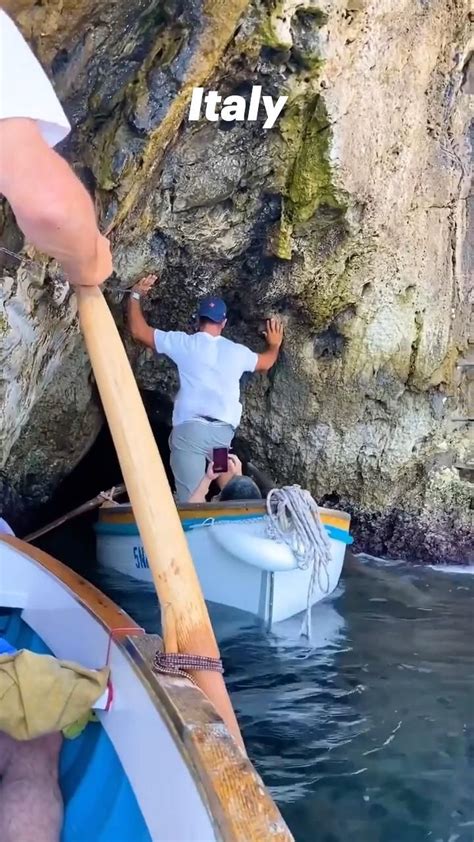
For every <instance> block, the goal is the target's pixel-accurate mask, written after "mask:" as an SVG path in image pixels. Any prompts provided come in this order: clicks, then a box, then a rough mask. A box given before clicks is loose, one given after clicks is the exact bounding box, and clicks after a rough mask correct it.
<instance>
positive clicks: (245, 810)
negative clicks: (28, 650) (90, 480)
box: [0, 536, 292, 842]
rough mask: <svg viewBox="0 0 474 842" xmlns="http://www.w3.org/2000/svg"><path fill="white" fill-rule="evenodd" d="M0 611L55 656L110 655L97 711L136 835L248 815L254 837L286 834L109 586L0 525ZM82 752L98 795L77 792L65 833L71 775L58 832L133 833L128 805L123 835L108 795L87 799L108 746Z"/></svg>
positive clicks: (96, 658) (181, 833)
mask: <svg viewBox="0 0 474 842" xmlns="http://www.w3.org/2000/svg"><path fill="white" fill-rule="evenodd" d="M0 617H3V627H1V624H0V632H1V633H2V634H4V633H5V629H6V630H7V640H8V621H9V618H10V617H15V618H16V617H18V618H21V619H20V620H19V624H21V626H22V628H23V627H24V628H25V629H26V630H27V631H28V633H30V630H31V632H32V633H33V634H34V636H35V639H37V640H39V641H40V643H41V646H44V645H46V647H47V648H48V649H49V651H50V652H52V654H54V655H55V656H56V657H57V658H61V659H64V660H68V661H76V662H78V663H79V664H82V665H83V666H85V667H88V668H91V669H98V668H101V667H103V666H104V665H108V666H109V667H110V670H111V684H112V691H113V692H112V693H111V698H112V703H111V706H110V708H109V709H108V710H99V711H98V717H99V719H100V723H101V727H102V728H103V729H104V731H105V732H106V735H107V737H108V739H109V740H110V742H111V743H112V745H113V748H114V749H115V753H116V757H118V761H119V762H120V764H121V775H122V776H125V778H124V780H125V779H126V781H127V782H128V783H127V786H128V785H130V787H131V788H132V791H133V794H134V796H135V798H136V802H137V804H138V809H139V810H140V812H141V817H142V821H143V822H144V827H145V828H146V830H147V834H144V833H142V832H140V834H139V838H140V839H145V837H146V838H147V839H150V840H151V842H212V841H213V840H221V842H227V840H228V842H232V841H233V840H235V839H237V838H238V839H243V838H244V836H243V835H242V834H240V835H239V831H237V833H235V832H234V830H235V827H244V826H245V827H247V826H252V827H253V828H254V830H253V831H252V835H251V837H249V838H252V839H257V838H258V839H267V838H270V836H271V837H272V838H273V835H274V834H273V831H274V829H276V830H277V831H278V832H276V831H275V839H278V840H279V842H291V840H292V836H291V834H290V833H289V832H288V830H287V828H286V826H285V824H284V822H283V820H282V819H281V817H280V815H279V813H278V811H277V809H276V807H275V805H274V804H273V802H272V801H271V799H270V798H269V796H268V795H267V793H266V792H265V789H264V787H263V785H262V781H261V779H260V778H259V777H258V776H257V774H256V773H255V770H253V768H252V767H251V765H250V763H249V761H248V760H247V758H245V757H244V756H243V755H242V752H241V750H240V748H238V747H237V746H236V745H235V743H234V741H233V740H232V738H231V737H230V735H229V734H228V732H227V729H226V728H225V726H224V724H223V723H222V722H221V720H219V719H218V718H217V715H216V713H215V711H214V709H213V708H212V706H211V705H210V703H209V702H208V701H207V700H206V699H205V697H204V696H203V695H202V694H201V692H200V691H198V690H197V689H196V688H195V687H193V686H192V685H191V684H190V683H189V682H187V681H186V680H184V679H177V678H170V677H167V676H161V677H159V678H157V677H156V675H155V674H154V673H153V672H152V670H151V669H150V667H149V664H148V658H145V657H144V655H143V651H144V650H142V649H141V648H140V646H139V643H138V641H144V642H145V643H146V642H148V644H149V645H151V647H152V651H154V648H155V647H156V645H157V644H156V642H155V641H154V640H152V639H151V638H149V637H147V636H146V635H144V632H143V629H141V628H140V627H139V626H137V624H136V623H134V621H133V620H131V618H130V617H128V616H127V615H126V614H125V612H124V611H122V610H121V609H119V608H117V606H115V605H114V604H113V603H112V602H111V601H110V600H108V599H107V597H105V596H104V595H103V594H101V593H100V592H99V591H97V590H96V589H95V588H93V587H92V586H91V585H89V584H88V583H87V582H85V581H84V580H83V579H81V577H79V576H77V574H75V573H74V572H72V571H70V570H69V569H68V568H65V567H64V565H61V564H60V563H59V562H56V561H55V560H54V559H51V558H50V557H49V556H46V555H45V554H44V553H41V552H40V551H38V550H36V549H35V548H33V547H30V546H29V545H27V544H22V542H20V541H17V540H16V539H9V538H4V539H2V536H0ZM5 621H7V625H6V626H5ZM14 625H15V624H14ZM15 627H16V626H15ZM0 636H1V634H0ZM26 645H28V644H26ZM18 648H20V647H18ZM41 651H44V649H42V650H41ZM88 727H89V728H96V727H99V726H96V725H90V726H88ZM81 739H82V737H79V738H78V741H80V740H81ZM88 745H89V744H88ZM91 750H92V749H91ZM89 752H90V750H89V749H87V760H88V761H90V768H89V767H88V765H87V763H86V764H85V766H84V768H83V765H82V764H81V763H79V764H76V767H75V770H76V771H75V773H77V774H78V775H79V777H80V779H81V780H84V779H85V777H86V776H87V775H88V776H89V783H91V784H92V786H91V787H89V790H88V791H92V799H95V800H93V801H92V806H91V803H84V805H83V806H84V811H85V812H84V814H81V815H79V816H77V811H76V816H75V820H76V821H75V822H73V825H74V827H73V833H71V832H70V831H71V822H70V821H69V819H68V814H69V815H70V811H72V812H74V810H75V809H76V807H75V803H74V802H76V804H77V799H78V798H80V797H81V792H80V781H79V780H78V784H77V790H76V789H74V790H73V796H72V799H71V803H68V804H65V827H64V828H63V836H62V838H63V840H64V842H71V840H72V839H74V840H76V839H79V838H81V839H84V840H86V839H87V840H90V842H93V840H94V839H97V842H99V840H105V839H107V840H110V839H111V838H114V839H116V840H117V842H119V840H120V842H135V839H136V838H137V836H136V835H134V834H133V833H132V834H131V833H130V830H129V828H127V823H126V820H125V819H126V816H127V815H128V814H127V812H126V810H125V809H124V811H123V815H124V820H123V823H121V824H120V828H121V830H120V836H117V830H116V828H117V823H115V825H114V826H115V831H114V833H113V834H112V835H110V833H108V831H107V825H106V823H107V819H108V817H109V816H110V815H113V809H115V804H114V803H112V801H111V802H110V803H109V805H108V810H106V811H105V813H104V811H103V810H102V809H99V810H97V811H95V810H94V804H95V803H96V800H97V799H100V798H101V793H102V790H103V788H104V786H105V785H104V783H103V781H104V779H105V778H106V777H107V776H108V775H109V773H110V776H111V778H112V779H113V778H114V775H115V774H116V769H111V768H107V767H104V766H103V765H100V764H101V762H102V760H103V758H104V756H105V755H104V751H103V750H101V751H100V752H99V754H90V753H89ZM114 756H115V755H114ZM81 757H83V755H81ZM216 758H218V759H217V760H216ZM70 774H73V772H72V771H71V772H70ZM222 781H224V782H225V785H223V786H221V783H222ZM124 786H125V785H123V786H122V787H121V788H120V790H119V791H120V792H123V790H124ZM229 787H230V789H229ZM229 792H231V793H232V798H230V799H229ZM78 793H79V794H78ZM242 793H244V794H245V798H244V797H243V796H242ZM119 801H120V799H119ZM120 803H122V802H120ZM101 806H102V805H101ZM128 809H131V808H130V805H129V804H127V810H128ZM88 811H89V812H88ZM102 814H103V819H104V823H105V830H104V834H102V832H101V833H96V832H94V831H93V830H92V829H91V828H90V827H88V828H87V829H86V830H84V828H82V831H81V833H79V835H78V823H79V827H81V819H82V821H83V822H84V819H83V815H86V816H88V815H89V816H90V815H93V816H95V815H100V816H102ZM121 816H122V813H120V817H121ZM85 821H86V822H87V821H88V819H87V818H86V819H85ZM68 822H69V824H68V827H67V830H66V829H65V828H66V825H67V823H68ZM142 826H143V825H142ZM245 838H246V837H245Z"/></svg>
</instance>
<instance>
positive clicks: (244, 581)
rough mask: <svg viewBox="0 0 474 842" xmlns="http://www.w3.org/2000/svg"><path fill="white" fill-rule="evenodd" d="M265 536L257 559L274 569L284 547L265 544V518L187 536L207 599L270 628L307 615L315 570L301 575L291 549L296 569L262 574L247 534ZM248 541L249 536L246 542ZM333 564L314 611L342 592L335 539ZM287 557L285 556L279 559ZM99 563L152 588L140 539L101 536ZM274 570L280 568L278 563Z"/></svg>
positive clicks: (315, 596) (341, 549)
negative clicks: (246, 546) (247, 548)
mask: <svg viewBox="0 0 474 842" xmlns="http://www.w3.org/2000/svg"><path fill="white" fill-rule="evenodd" d="M259 529H260V530H261V538H259V539H257V544H256V553H257V554H258V552H261V553H262V554H263V553H267V555H268V558H267V559H266V560H265V559H263V560H261V562H260V563H261V565H266V566H267V567H271V553H272V546H273V548H275V550H278V551H279V552H280V550H281V549H282V548H281V545H279V544H276V542H273V541H270V539H265V540H263V535H264V529H263V518H259V519H258V520H253V521H247V520H235V521H232V522H231V523H225V524H212V523H209V524H206V523H205V522H204V523H202V524H200V525H197V526H194V527H193V528H191V529H189V530H187V531H186V537H187V540H188V544H189V548H190V550H191V554H192V557H193V561H194V564H195V567H196V571H197V574H198V576H199V580H200V583H201V587H202V589H203V593H204V596H205V598H206V599H207V600H209V601H210V602H216V603H219V604H221V605H227V606H229V607H232V608H238V609H240V610H243V611H248V612H250V613H252V614H255V615H256V616H257V617H260V618H261V619H262V620H263V621H264V622H266V623H275V622H279V621H281V620H285V619H287V618H289V617H292V616H294V615H295V614H299V613H300V612H301V611H304V610H305V609H306V607H307V603H308V590H309V586H310V579H311V570H310V569H306V570H302V569H300V568H299V567H297V566H296V561H295V559H294V558H293V557H292V554H291V552H290V551H289V550H288V548H287V547H286V546H284V548H283V549H284V551H285V552H286V553H287V555H290V556H291V560H289V563H288V565H287V566H289V565H290V564H291V567H292V569H286V570H281V569H280V570H273V571H272V570H271V569H262V566H257V564H258V559H255V563H249V562H248V561H245V560H244V558H243V556H244V555H245V552H244V550H243V548H242V545H243V541H240V538H241V537H242V538H243V537H245V536H244V533H248V531H249V530H252V531H253V532H254V533H255V532H258V530H259ZM219 530H221V531H222V530H231V535H232V536H233V537H234V539H235V540H234V544H235V546H234V547H233V546H232V544H233V541H232V540H227V541H222V540H217V538H218V537H219V534H220V532H219ZM247 537H248V536H247ZM330 544H331V564H330V565H329V567H328V569H327V575H326V571H325V570H323V571H322V572H321V577H320V579H321V581H317V582H316V583H315V587H314V589H313V592H312V596H311V598H310V604H311V605H315V604H316V603H317V602H319V601H320V600H322V599H324V597H326V596H328V595H329V594H331V593H332V592H333V591H334V589H335V588H336V587H337V584H338V582H339V578H340V575H341V571H342V565H343V563H344V555H345V550H346V543H344V542H343V541H342V540H337V539H334V538H331V537H330ZM281 554H282V553H281V552H280V555H281ZM97 559H98V561H99V563H100V564H101V565H103V566H104V567H107V568H109V569H113V570H116V571H117V572H119V573H122V574H125V575H127V576H131V577H132V578H134V579H138V580H140V581H142V582H150V583H151V582H152V577H151V572H150V569H149V567H148V561H147V558H146V555H145V552H144V549H143V545H142V543H141V539H140V536H139V535H138V534H113V533H112V534H107V532H106V531H105V530H103V531H102V530H99V532H98V535H97ZM275 566H277V563H276V562H275Z"/></svg>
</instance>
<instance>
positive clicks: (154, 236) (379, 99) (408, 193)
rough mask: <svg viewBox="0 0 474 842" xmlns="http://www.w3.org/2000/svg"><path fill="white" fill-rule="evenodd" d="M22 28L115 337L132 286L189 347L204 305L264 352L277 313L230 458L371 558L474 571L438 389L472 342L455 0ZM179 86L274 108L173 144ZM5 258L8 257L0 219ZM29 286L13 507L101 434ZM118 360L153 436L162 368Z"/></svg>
mask: <svg viewBox="0 0 474 842" xmlns="http://www.w3.org/2000/svg"><path fill="white" fill-rule="evenodd" d="M20 5H21V4H20ZM31 6H32V4H31V3H28V0H23V7H24V11H23V13H20V14H19V16H18V17H19V21H20V23H21V24H22V25H23V26H24V28H25V31H26V33H27V35H29V36H30V37H31V39H32V40H33V42H34V43H35V45H36V47H37V49H38V51H39V53H40V55H41V57H42V59H43V61H44V62H45V64H46V65H47V67H48V68H49V69H50V71H51V72H52V74H53V76H54V78H55V83H56V86H57V89H58V91H59V92H60V94H61V96H62V99H63V101H65V104H66V108H67V109H68V113H69V114H70V115H71V117H72V119H73V121H74V122H75V124H76V130H75V132H74V136H73V138H72V139H71V140H70V141H68V143H67V145H66V147H65V150H64V151H65V154H66V156H67V157H68V158H69V159H70V160H71V161H72V162H73V163H74V164H75V165H76V167H77V169H78V172H79V173H80V174H81V175H82V177H83V178H84V180H85V181H86V183H87V184H88V185H89V186H90V188H91V189H92V190H93V191H94V192H95V195H96V198H97V202H98V205H99V206H100V208H101V212H102V216H103V219H104V222H105V224H106V225H107V226H109V227H110V230H111V232H112V234H111V236H112V238H113V243H114V255H115V263H116V267H117V277H116V278H114V279H113V280H112V281H111V282H110V285H109V292H110V301H111V305H112V306H113V308H114V312H116V314H117V319H118V321H119V322H121V306H120V302H121V290H122V289H123V288H125V287H126V286H129V285H130V284H131V283H132V282H133V281H134V280H135V279H136V278H137V277H138V276H139V275H140V273H141V272H145V271H150V270H158V271H159V272H160V273H161V280H160V283H159V285H158V286H157V288H156V289H155V290H154V292H153V296H152V298H151V300H150V302H149V303H148V308H149V315H150V318H151V319H152V320H153V321H154V323H155V324H156V325H159V326H162V327H169V328H175V327H180V328H183V326H186V325H188V324H191V319H192V314H193V311H194V308H195V304H196V301H197V299H198V298H199V296H200V295H202V294H203V293H205V292H209V291H213V292H219V293H220V294H222V295H223V296H224V297H225V298H226V300H227V301H228V304H229V307H230V323H229V335H230V336H232V337H235V338H238V339H239V340H240V341H246V342H248V343H249V344H252V346H253V347H255V348H258V347H259V343H260V342H261V338H260V337H259V334H260V331H261V329H262V326H263V319H264V318H265V316H267V315H270V314H272V313H279V314H280V315H281V316H282V318H283V319H284V321H285V323H286V331H287V332H286V340H285V345H284V350H283V353H282V356H281V360H280V362H279V364H278V366H277V367H276V368H275V370H274V371H272V372H271V373H270V375H269V376H268V377H256V378H254V379H253V380H251V381H250V382H248V383H247V384H246V385H245V413H244V419H243V423H242V427H241V429H240V437H241V446H242V447H243V448H244V449H245V450H246V452H247V453H248V455H250V456H251V457H252V458H253V459H254V460H255V461H256V462H257V463H258V464H260V465H261V466H262V467H263V468H265V469H266V470H267V471H268V472H269V473H271V474H273V476H274V477H275V478H276V479H277V480H278V481H280V482H295V481H296V482H300V483H301V484H303V485H306V486H308V487H310V488H311V490H312V491H313V492H314V493H315V494H316V495H317V497H318V498H319V499H320V500H326V501H328V502H331V503H334V504H341V505H348V506H350V508H351V510H352V511H353V513H354V527H355V532H356V535H357V537H358V540H359V546H361V547H364V548H365V549H368V550H371V551H372V552H376V553H389V554H391V555H405V556H408V557H412V558H424V559H440V558H444V559H446V560H462V559H468V558H471V557H472V556H473V553H474V549H473V545H472V531H473V530H472V528H473V520H472V511H473V510H472V483H470V482H469V481H468V479H469V473H467V474H466V473H463V472H462V471H460V470H459V469H458V468H457V467H456V466H457V465H459V464H464V463H466V462H467V461H468V460H469V458H470V453H471V451H472V448H473V442H472V437H471V436H470V432H469V430H470V427H469V424H467V423H462V422H459V421H454V420H453V416H454V417H458V416H461V417H464V416H469V413H470V414H471V415H472V411H471V409H470V408H469V400H470V398H469V394H468V392H469V389H467V390H466V385H465V382H464V380H463V377H464V374H463V372H462V370H460V369H459V368H457V367H456V365H457V363H458V361H459V359H460V358H461V357H463V355H465V353H466V349H467V348H468V347H469V339H470V338H471V340H472V339H473V338H474V336H473V334H474V331H473V330H472V327H471V314H472V288H473V282H472V278H473V272H472V268H473V266H472V219H473V211H472V197H471V192H470V191H471V183H470V175H471V163H470V162H471V157H472V137H471V136H470V133H469V118H470V113H469V108H470V94H471V95H472V66H473V64H472V61H471V55H472V44H470V43H469V40H468V39H469V31H470V21H469V11H470V8H469V3H468V0H429V1H428V0H397V1H396V2H393V0H320V2H315V0H281V2H276V0H275V2H270V0H267V1H266V2H263V0H254V2H253V3H250V4H249V3H245V2H231V3H229V2H227V3H226V4H224V5H222V4H220V3H213V4H211V3H210V2H209V4H207V3H206V2H190V3H180V2H178V0H167V2H149V0H148V2H144V0H143V2H140V3H136V4H135V5H134V7H133V9H131V8H128V6H127V5H126V4H125V3H121V2H117V3H111V2H110V3H107V2H106V3H101V4H98V3H95V2H94V0H89V2H82V3H80V4H77V3H75V4H72V3H70V4H69V3H68V2H64V3H63V4H61V10H60V13H59V11H58V10H59V4H57V3H53V2H51V3H45V4H43V5H42V6H41V7H36V6H35V7H34V9H35V11H34V14H33V15H32V14H31ZM129 6H130V4H129ZM16 8H17V11H18V6H16ZM193 84H207V86H208V87H212V88H219V90H220V92H221V93H223V94H230V93H240V94H244V95H249V94H250V89H251V86H252V85H254V84H260V85H262V86H263V89H264V92H265V93H268V94H272V95H274V96H277V95H279V94H281V93H287V94H288V96H289V100H288V103H287V106H286V108H285V110H284V112H283V115H282V117H281V119H280V120H279V121H278V123H277V126H276V127H275V128H274V129H273V130H272V131H265V130H264V129H263V127H262V125H263V119H261V120H259V121H257V122H256V123H250V124H229V123H223V122H220V121H219V122H217V123H207V122H205V121H202V122H201V123H198V124H190V123H188V122H187V120H186V112H187V101H188V100H187V99H186V97H188V98H189V92H190V87H192V85H193ZM470 226H471V228H470ZM469 230H470V231H471V236H470V237H469ZM4 239H5V242H6V243H7V244H9V246H10V247H11V248H12V249H16V248H17V247H18V245H19V243H18V235H17V233H16V232H15V229H14V226H13V225H12V222H11V219H10V218H9V216H8V214H7V215H6V217H5V221H4ZM10 276H13V273H12V272H11V271H10ZM45 278H46V281H41V282H38V281H37V280H36V281H35V280H34V279H33V277H32V267H31V266H30V268H29V269H28V265H25V266H24V267H23V268H22V270H21V272H20V273H18V275H17V276H16V277H15V278H13V277H12V279H11V281H9V282H8V284H9V285H8V284H7V286H6V287H4V291H3V295H4V300H3V309H2V308H1V305H0V314H1V315H0V326H1V329H0V355H4V356H5V358H6V357H7V356H9V355H10V352H9V349H10V348H11V347H12V346H14V347H15V348H17V353H16V357H15V360H16V363H15V366H11V367H10V369H9V373H8V376H7V377H6V378H4V379H3V380H0V398H1V399H2V401H3V402H4V405H5V413H4V418H3V419H2V421H0V442H1V443H2V456H1V461H0V468H1V470H2V471H3V474H2V475H3V476H4V477H5V478H6V481H7V482H8V487H9V488H11V489H13V491H12V492H11V495H13V492H14V491H15V490H18V492H19V493H21V494H22V495H23V499H25V495H26V498H27V500H28V505H34V504H35V502H37V501H38V499H40V497H41V495H44V494H45V493H49V491H50V490H51V488H52V487H53V485H54V483H55V482H57V480H58V479H59V477H60V476H61V475H62V474H63V473H64V472H65V471H67V470H69V469H70V468H71V467H72V465H73V463H74V462H75V461H77V459H78V458H79V457H80V455H81V453H82V452H84V451H85V450H86V449H87V447H88V446H89V445H90V443H91V441H92V439H93V437H94V435H95V433H96V430H97V425H98V423H99V415H98V412H97V409H96V408H95V407H96V403H95V401H94V398H93V397H92V394H91V388H90V385H89V379H88V369H87V363H86V361H85V357H84V356H83V355H82V351H81V350H80V349H81V343H80V338H79V337H78V334H77V326H76V324H75V321H74V312H73V303H72V301H73V300H72V299H69V297H68V296H67V295H66V296H65V297H64V300H62V299H63V294H64V293H63V291H62V289H63V288H62V286H61V284H60V283H59V282H58V281H57V278H56V276H55V273H54V271H51V270H48V272H47V273H46V275H45ZM32 289H33V290H35V291H34V293H33V297H36V298H37V300H38V307H39V308H40V309H41V319H42V321H41V323H40V321H39V318H38V317H37V316H36V315H35V316H34V322H35V330H34V332H31V331H30V334H28V337H27V335H26V329H25V321H24V319H22V318H20V319H18V318H16V316H15V312H16V309H18V306H19V305H18V299H20V301H23V300H28V299H29V298H30V297H31V295H32V292H31V290H32ZM5 290H6V291H5ZM55 299H56V301H59V304H57V305H55V303H54V301H55ZM35 306H36V305H35ZM15 308H16V309H15ZM58 317H59V318H58ZM26 324H29V321H28V319H27V320H26ZM128 347H129V349H130V355H131V359H132V361H133V364H134V367H135V370H136V373H137V376H138V378H139V382H140V384H141V385H142V386H143V388H145V389H153V390H155V391H156V392H157V394H158V395H159V397H160V399H161V400H162V412H163V414H164V415H166V413H168V412H169V398H170V396H171V395H172V393H173V390H174V389H175V387H176V377H175V373H174V372H173V369H172V368H171V366H169V365H168V364H167V363H166V362H165V361H162V360H159V361H156V360H153V359H152V358H151V356H150V355H149V354H148V352H143V353H139V352H138V351H137V349H136V348H134V347H133V346H132V345H131V344H130V343H128ZM43 356H44V357H45V358H48V359H49V368H48V366H47V365H45V364H42V363H41V360H42V359H43ZM43 372H46V374H44V373H43ZM48 372H49V373H48ZM53 375H54V376H53ZM48 377H49V378H50V379H49V380H48ZM65 382H67V383H68V384H69V386H70V385H71V383H74V389H75V392H74V398H73V399H72V400H71V397H69V399H68V398H67V394H68V392H67V389H66V388H63V385H62V384H63V383H65ZM2 390H3V391H2ZM52 395H54V399H55V401H56V406H57V410H56V418H57V423H56V425H55V427H54V429H53V432H51V431H50V433H49V435H48V437H47V438H46V437H45V436H44V435H42V436H40V435H39V434H40V432H41V429H44V422H43V421H41V420H38V419H44V418H45V417H47V416H48V415H49V413H50V409H49V407H50V406H51V400H52ZM17 401H19V402H20V403H21V404H22V406H24V410H23V411H22V412H21V413H20V414H16V413H15V411H14V409H13V407H14V406H16V405H17V403H16V402H17ZM71 408H72V410H73V411H72V413H71ZM71 418H74V419H75V422H74V423H75V425H76V427H75V429H76V435H75V436H74V437H73V438H74V442H73V444H72V445H70V447H69V450H68V448H67V446H66V441H65V439H64V429H66V428H67V426H68V425H70V422H71ZM35 419H36V420H35ZM69 441H71V437H69ZM5 442H6V444H5ZM21 443H23V444H21ZM53 459H54V460H55V461H53ZM37 460H39V461H37ZM42 460H43V462H46V463H47V464H48V466H49V468H50V469H49V471H48V472H46V475H47V481H46V479H45V472H44V470H43V469H42V467H41V470H38V466H42ZM20 480H21V481H20ZM9 499H11V500H13V496H10V498H9Z"/></svg>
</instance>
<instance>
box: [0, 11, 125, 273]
mask: <svg viewBox="0 0 474 842" xmlns="http://www.w3.org/2000/svg"><path fill="white" fill-rule="evenodd" d="M0 42H1V45H2V49H1V50H0V79H2V80H4V81H5V84H4V85H3V86H2V96H1V97H0V193H1V194H3V195H4V196H5V197H6V198H7V199H8V201H9V203H10V205H11V207H12V210H13V212H14V214H15V217H16V220H17V223H18V225H19V227H20V228H21V230H22V232H23V234H24V235H25V237H26V239H27V240H28V241H29V242H30V243H32V244H33V245H34V246H36V247H37V248H38V249H39V250H40V251H42V252H44V253H45V254H47V255H49V256H50V257H54V258H55V259H56V260H58V261H59V263H60V264H61V266H62V267H63V269H64V271H65V273H66V275H67V278H68V280H69V281H70V282H71V283H73V284H81V285H95V284H101V283H102V282H103V281H105V280H106V278H108V277H109V275H110V274H111V272H112V258H111V254H110V246H109V242H108V240H107V239H106V238H105V237H103V236H102V234H101V233H100V231H99V229H98V227H97V220H96V214H95V210H94V205H93V203H92V201H91V198H90V196H89V195H88V193H87V191H86V190H85V188H84V187H83V186H82V184H81V182H80V181H79V179H78V178H77V177H76V176H75V175H74V173H73V171H72V169H71V168H70V166H69V165H68V164H67V163H66V161H64V160H63V159H62V158H61V157H60V156H59V155H58V154H57V153H56V152H55V151H54V150H53V149H52V148H51V147H53V146H55V145H56V143H59V141H61V140H63V138H64V137H66V135H67V134H68V132H69V130H70V126H69V122H68V120H67V117H66V115H65V114H64V111H63V109H62V107H61V105H60V103H59V101H58V99H57V97H56V95H55V93H54V90H53V88H52V86H51V84H50V82H49V80H48V78H47V76H46V74H45V73H44V71H43V69H42V67H41V65H40V64H39V62H38V61H37V60H36V58H35V56H34V55H33V53H32V52H31V50H30V49H29V47H28V45H27V44H26V42H25V41H24V39H23V38H22V37H21V35H20V33H19V31H18V30H17V28H16V27H15V25H14V24H13V22H12V21H11V20H10V18H9V17H8V16H7V15H6V14H5V12H3V11H2V10H0Z"/></svg>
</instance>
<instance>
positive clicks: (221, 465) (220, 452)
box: [212, 447, 229, 474]
mask: <svg viewBox="0 0 474 842" xmlns="http://www.w3.org/2000/svg"><path fill="white" fill-rule="evenodd" d="M212 462H213V468H214V472H215V473H216V474H225V473H227V471H228V470H229V448H228V447H215V448H214V450H213V451H212Z"/></svg>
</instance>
